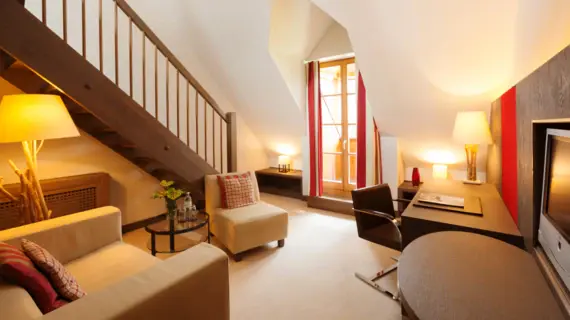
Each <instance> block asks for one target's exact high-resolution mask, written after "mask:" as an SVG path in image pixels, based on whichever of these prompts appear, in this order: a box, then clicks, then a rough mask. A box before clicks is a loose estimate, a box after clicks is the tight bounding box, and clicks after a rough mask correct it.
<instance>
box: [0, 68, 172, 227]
mask: <svg viewBox="0 0 570 320" xmlns="http://www.w3.org/2000/svg"><path fill="white" fill-rule="evenodd" d="M21 93H22V92H21V91H20V90H18V89H17V88H15V87H14V86H12V85H11V84H10V83H8V82H7V81H6V80H4V79H3V78H0V98H1V97H2V96H4V95H6V94H21ZM0 154H1V157H0V177H2V178H4V183H6V184H10V183H19V180H18V177H17V176H16V174H14V172H13V171H12V169H11V168H10V166H9V165H8V159H12V160H13V161H14V162H15V163H16V165H17V166H18V167H19V168H20V169H22V168H25V167H26V165H25V158H24V155H23V153H22V150H21V146H20V144H18V143H10V144H0ZM38 168H39V171H38V176H39V178H40V179H50V178H60V177H67V176H74V175H80V174H87V173H98V172H106V173H108V174H109V175H110V176H111V186H110V202H111V205H113V206H116V207H118V208H119V209H121V212H122V223H123V224H127V223H132V222H136V221H139V220H144V219H146V218H150V217H154V216H157V215H159V214H161V213H162V212H164V202H163V201H161V200H155V199H152V194H153V192H154V191H156V190H157V189H158V187H159V185H158V183H159V181H158V180H156V179H155V178H154V177H152V176H150V175H149V174H147V173H146V172H144V171H143V170H141V169H139V168H138V167H137V166H135V165H133V164H132V163H130V162H129V161H128V160H126V159H125V158H123V157H122V156H121V155H119V154H117V153H115V152H114V151H112V150H111V149H109V148H107V147H106V146H105V145H103V144H101V143H100V142H99V141H97V140H95V139H94V138H92V137H90V136H89V135H87V134H86V133H84V132H81V137H77V138H68V139H56V140H47V141H45V144H44V146H43V148H42V150H41V152H40V154H39V157H38Z"/></svg>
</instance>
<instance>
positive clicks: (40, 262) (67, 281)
mask: <svg viewBox="0 0 570 320" xmlns="http://www.w3.org/2000/svg"><path fill="white" fill-rule="evenodd" d="M22 249H24V253H26V255H27V256H28V257H29V258H30V259H31V260H32V261H33V262H34V264H35V265H36V266H38V268H39V269H40V270H41V271H42V272H43V273H44V274H45V275H47V276H48V278H49V280H50V282H51V284H52V285H53V287H54V288H55V290H56V291H57V292H58V293H59V294H60V295H61V296H62V297H64V298H66V299H68V300H70V301H75V300H77V299H79V298H82V297H84V296H85V294H86V293H85V291H83V289H81V287H80V286H79V283H77V280H76V279H75V277H74V276H73V275H72V274H71V273H69V271H67V270H66V269H65V267H64V266H63V265H62V264H61V263H60V262H59V261H57V259H56V258H54V256H52V255H51V254H50V253H49V252H48V251H47V250H46V249H44V248H42V247H41V246H39V245H37V244H35V243H33V242H32V241H30V240H26V239H22Z"/></svg>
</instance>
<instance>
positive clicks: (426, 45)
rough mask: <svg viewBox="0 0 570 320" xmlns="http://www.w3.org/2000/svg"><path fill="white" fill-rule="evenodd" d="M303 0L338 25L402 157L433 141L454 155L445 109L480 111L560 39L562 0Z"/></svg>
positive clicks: (568, 33)
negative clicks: (351, 46)
mask: <svg viewBox="0 0 570 320" xmlns="http://www.w3.org/2000/svg"><path fill="white" fill-rule="evenodd" d="M312 1H313V2H314V3H315V4H316V5H318V6H319V7H320V8H321V9H322V10H323V11H325V12H327V13H328V14H329V15H330V16H332V17H333V18H334V19H335V20H337V21H338V22H339V23H340V24H341V25H343V26H344V27H345V28H346V29H347V31H348V33H349V37H350V40H351V43H352V45H353V49H354V51H355V54H356V58H357V63H358V64H359V68H360V69H361V71H362V74H363V78H364V81H365V84H366V86H367V92H368V97H369V101H370V103H371V105H372V108H373V110H374V116H375V118H376V121H377V122H378V124H379V127H380V129H381V131H382V133H383V134H384V135H391V136H396V137H398V138H399V139H400V143H401V146H402V148H403V152H404V161H405V162H406V165H407V166H418V165H421V164H422V162H423V157H424V156H425V155H426V153H427V151H429V150H434V149H435V150H450V151H452V152H453V153H454V154H455V155H456V158H457V159H459V160H463V159H464V156H463V150H462V146H459V145H457V144H455V143H454V142H453V141H452V140H451V138H450V136H451V132H452V129H453V123H454V117H455V113H456V112H457V111H459V110H484V111H488V110H489V106H490V102H491V101H493V100H494V99H496V98H497V97H498V96H500V94H501V93H502V92H504V91H506V90H507V89H508V88H509V87H510V86H512V85H514V84H516V83H517V82H518V81H519V80H521V79H522V78H523V77H524V76H526V75H527V74H529V73H530V72H532V71H533V70H534V69H536V68H537V67H539V66H540V65H541V64H543V63H544V62H545V61H547V60H548V59H549V58H550V57H552V56H553V55H555V54H556V53H557V52H558V51H560V50H561V49H562V48H564V47H565V46H566V45H568V44H569V43H570V20H568V17H569V16H570V2H568V1H564V0H541V1H534V0H502V1H495V0H479V1H448V0H430V1H425V0H400V1H375V0H363V1H358V2H354V1H337V0H312ZM482 149H483V150H484V149H486V148H482ZM483 153H484V152H483ZM479 159H480V162H482V163H480V165H479V167H484V163H483V162H484V155H483V156H481V157H479Z"/></svg>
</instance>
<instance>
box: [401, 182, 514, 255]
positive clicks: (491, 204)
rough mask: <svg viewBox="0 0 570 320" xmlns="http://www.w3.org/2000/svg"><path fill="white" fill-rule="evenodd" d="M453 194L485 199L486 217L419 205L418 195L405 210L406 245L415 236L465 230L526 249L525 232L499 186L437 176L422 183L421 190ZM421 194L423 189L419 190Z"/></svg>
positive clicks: (403, 223) (404, 239) (403, 234)
mask: <svg viewBox="0 0 570 320" xmlns="http://www.w3.org/2000/svg"><path fill="white" fill-rule="evenodd" d="M424 191H425V192H434V193H441V194H447V195H452V196H465V195H471V196H476V197H479V198H480V199H481V206H482V210H483V217H477V216H471V215H465V214H461V213H456V212H448V211H442V210H437V209H428V208H420V207H415V206H414V205H413V204H414V203H416V202H417V201H418V195H416V196H415V197H414V199H413V200H412V203H411V204H410V205H409V206H408V208H407V209H406V210H405V211H404V212H403V213H402V236H403V242H404V243H403V246H404V247H406V246H407V245H408V244H410V242H412V241H414V240H415V239H417V238H419V237H421V236H423V235H426V234H429V233H433V232H438V231H465V232H472V233H478V234H483V235H486V236H489V237H493V238H496V239H499V240H502V241H505V242H507V243H510V244H512V245H514V246H517V247H519V248H523V249H524V247H525V246H524V238H523V237H522V236H521V234H520V232H519V230H518V228H517V226H516V225H515V223H514V221H513V219H512V218H511V215H510V214H509V211H508V210H507V207H506V206H505V204H504V202H503V200H502V199H501V197H500V195H499V193H498V192H497V189H496V188H495V186H493V185H491V184H482V185H469V184H464V183H462V182H461V181H453V180H433V181H428V182H425V183H424V184H423V185H421V186H420V192H424ZM418 194H419V193H418Z"/></svg>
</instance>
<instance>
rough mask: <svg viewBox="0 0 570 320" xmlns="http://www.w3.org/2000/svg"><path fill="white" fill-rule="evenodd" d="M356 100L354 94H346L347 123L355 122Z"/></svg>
mask: <svg viewBox="0 0 570 320" xmlns="http://www.w3.org/2000/svg"><path fill="white" fill-rule="evenodd" d="M357 103H358V102H357V101H356V95H355V94H349V95H348V123H356V117H357Z"/></svg>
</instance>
